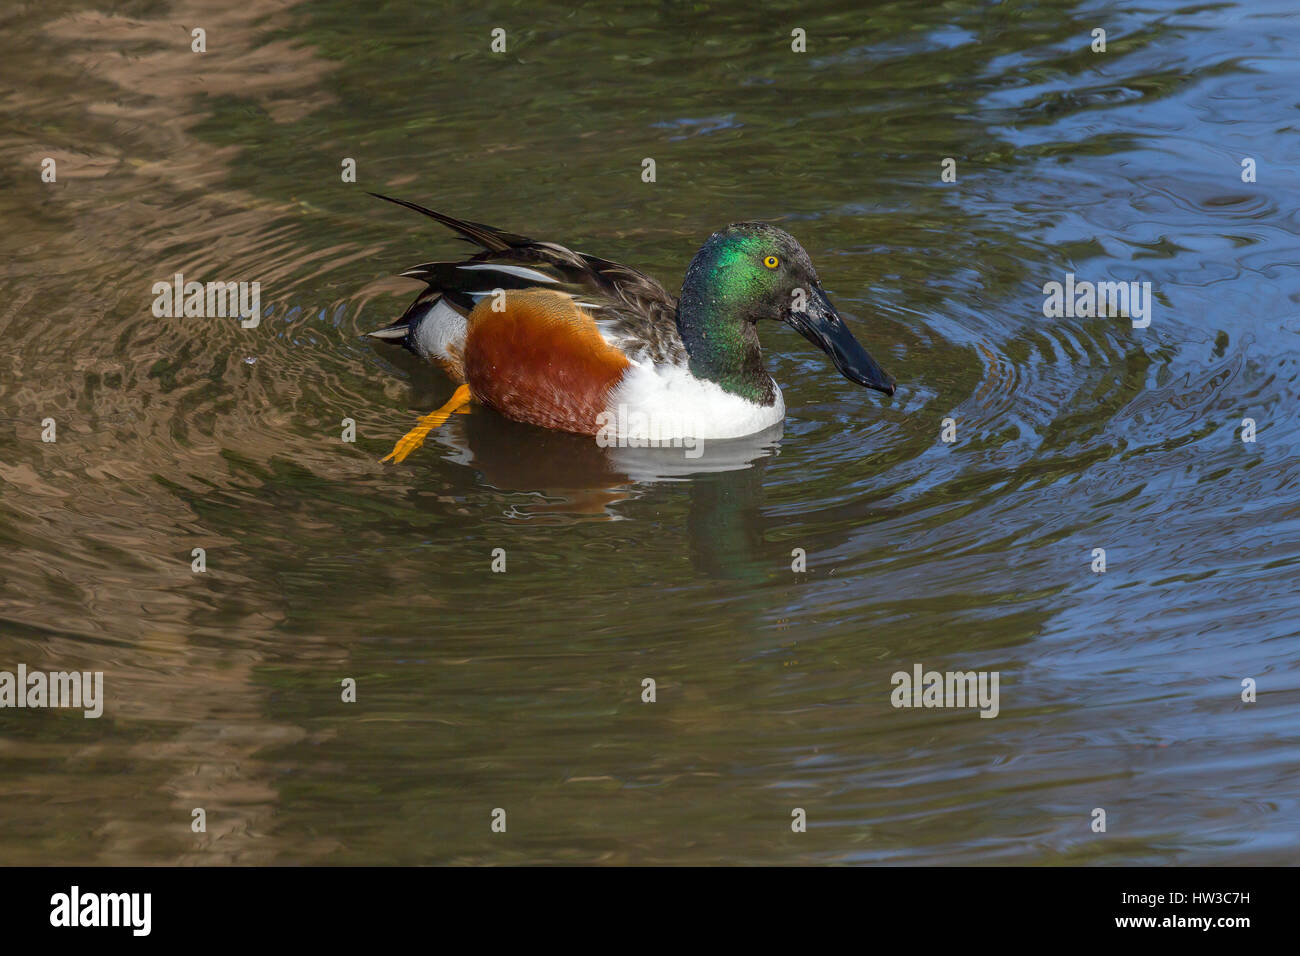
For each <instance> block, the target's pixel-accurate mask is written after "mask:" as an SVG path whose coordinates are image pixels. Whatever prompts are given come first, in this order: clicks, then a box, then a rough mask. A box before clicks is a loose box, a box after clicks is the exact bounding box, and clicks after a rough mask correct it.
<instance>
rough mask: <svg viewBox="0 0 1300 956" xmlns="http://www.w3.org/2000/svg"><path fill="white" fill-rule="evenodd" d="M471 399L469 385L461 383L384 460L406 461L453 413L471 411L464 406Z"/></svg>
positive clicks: (400, 439) (399, 440)
mask: <svg viewBox="0 0 1300 956" xmlns="http://www.w3.org/2000/svg"><path fill="white" fill-rule="evenodd" d="M470 399H471V396H470V394H469V386H468V385H461V386H460V387H459V388H457V389H456V391H455V392H453V393H452V396H451V398H449V399H448V400H447V404H445V405H443V406H442V408H440V409H438V410H437V411H436V412H430V413H429V414H427V415H425V416H424V417H423V418H421V419H420V421H419V423H418V424H416V426H415V427H414V428H412V429H411V430H410V431H409V432H407V433H406V434H405V435H403V436H402V437H401V438H399V439H398V440H397V444H396V445H394V446H393V450H392V451H390V452H389V453H388V454H387V455H385V456H384V458H383V459H382V460H383V461H391V462H394V463H396V462H399V461H405V460H406V456H407V455H409V454H410V453H411V452H413V451H415V449H417V448H419V447H420V446H421V445H423V444H424V440H425V439H426V438H428V437H429V432H431V431H433V430H434V429H435V428H437V427H438V426H439V425H441V424H442V423H443V422H445V421H446V420H447V419H448V418H450V417H451V416H452V413H454V412H465V411H469V409H468V408H465V407H464V406H466V405H468V404H469V403H470Z"/></svg>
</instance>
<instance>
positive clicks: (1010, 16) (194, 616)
mask: <svg viewBox="0 0 1300 956" xmlns="http://www.w3.org/2000/svg"><path fill="white" fill-rule="evenodd" d="M1293 11H1294V7H1293V5H1292V4H1290V3H1287V2H1284V0H1277V2H1272V0H1251V2H1249V3H1242V4H1230V3H1215V4H1201V5H1195V4H1190V5H1189V4H1184V3H1169V2H1152V3H1146V4H1143V5H1142V6H1141V9H1140V10H1130V11H1126V10H1124V9H1123V8H1122V6H1120V5H1114V4H1107V3H1068V2H1034V3H1027V2H1007V3H1002V4H997V5H990V4H985V3H974V2H951V3H946V4H942V5H939V4H933V5H932V4H899V3H870V4H858V5H849V4H842V3H839V2H822V3H814V4H811V5H807V4H805V5H804V6H803V7H801V8H800V9H799V10H798V11H792V10H790V9H789V8H788V7H786V6H785V5H776V4H740V5H735V4H728V5H720V6H719V7H718V8H716V9H711V8H709V7H707V6H706V5H702V4H693V3H684V2H663V3H660V4H657V5H653V6H646V5H639V4H623V5H618V4H615V5H611V4H607V3H601V4H591V5H579V6H577V7H576V8H575V6H574V5H573V4H570V3H550V2H536V0H534V2H529V3H510V2H494V3H490V4H483V5H476V6H474V5H471V6H468V7H467V6H466V5H463V4H438V3H430V4H421V3H415V2H394V3H386V4H382V5H378V4H376V5H365V6H362V7H358V6H357V5H355V4H352V3H345V2H322V3H313V4H301V5H299V4H294V3H290V2H276V0H249V2H246V3H242V4H238V5H229V6H228V7H227V6H224V5H218V6H211V7H210V6H208V5H205V4H200V3H195V2H192V0H177V2H172V3H166V2H127V3H113V4H109V3H103V2H102V0H101V2H100V3H94V2H75V0H74V2H60V3H52V4H47V5H45V6H28V7H24V8H21V9H19V8H15V9H13V10H10V11H6V12H5V13H4V14H3V15H2V16H3V21H2V24H0V25H2V29H0V103H2V104H3V114H4V120H5V121H4V124H3V127H2V128H0V187H2V188H0V224H3V229H2V230H0V252H3V262H4V266H3V271H2V272H0V331H2V332H3V335H4V337H5V347H4V349H3V350H0V669H5V670H13V669H15V668H16V666H17V664H18V663H20V662H21V663H25V664H26V665H27V666H28V667H29V668H33V669H35V668H45V669H67V668H73V667H76V668H83V669H87V670H102V671H103V672H104V674H105V685H106V693H107V698H108V699H107V703H106V706H105V714H104V716H103V717H102V718H100V719H99V720H85V719H82V718H81V717H80V716H79V715H76V716H74V715H72V714H69V713H68V712H63V711H45V712H41V711H30V710H23V711H17V710H4V711H0V820H2V821H3V823H4V825H3V826H2V827H0V862H4V863H11V864H17V863H112V864H127V863H176V862H180V863H198V864H207V863H280V864H284V863H334V864H350V863H376V862H385V863H403V864H416V863H502V864H510V863H555V862H584V863H592V862H597V863H677V864H681V863H693V864H701V863H719V862H725V863H805V862H820V863H824V862H855V863H924V864H951V863H1036V864H1061V863H1073V864H1079V863H1110V864H1136V863H1161V862H1177V863H1208V864H1230V863H1233V864H1241V863H1266V862H1271V863H1279V862H1288V861H1292V860H1294V859H1295V858H1296V854H1297V849H1298V848H1300V846H1298V844H1300V837H1298V836H1297V834H1298V833H1300V827H1298V826H1297V824H1298V823H1300V816H1298V814H1297V810H1298V809H1300V806H1298V802H1297V796H1296V794H1297V792H1298V790H1300V787H1298V784H1300V746H1298V744H1297V737H1298V736H1300V718H1298V717H1297V712H1296V708H1297V705H1298V704H1300V672H1298V668H1297V654H1296V648H1297V636H1298V635H1300V625H1298V624H1297V620H1298V617H1300V597H1298V596H1297V587H1296V580H1297V570H1298V569H1300V457H1298V456H1297V452H1296V448H1297V437H1298V435H1297V430H1298V424H1297V416H1296V411H1295V410H1296V398H1297V393H1298V392H1300V384H1298V381H1297V375H1298V373H1300V369H1298V367H1297V355H1298V353H1300V350H1298V349H1297V345H1298V344H1300V339H1298V338H1297V333H1300V275H1298V272H1300V266H1298V263H1300V221H1298V220H1297V208H1300V178H1298V174H1300V159H1297V157H1298V156H1300V149H1298V148H1297V144H1298V138H1297V123H1298V122H1300V113H1297V108H1298V107H1300V67H1298V66H1297V56H1296V51H1297V44H1298V43H1300V18H1297V16H1296V15H1295V14H1294V12H1293ZM195 26H200V27H203V28H204V29H205V30H206V31H207V45H208V51H207V52H206V53H204V54H196V53H193V52H191V50H190V31H191V30H192V29H193V28H194V27H195ZM497 27H500V28H502V29H504V30H506V32H507V38H508V39H507V52H506V53H505V54H493V53H491V52H490V49H489V45H490V42H491V31H492V30H493V29H494V28H497ZM796 27H799V28H802V29H804V30H806V31H807V36H808V49H807V52H806V53H804V54H796V53H793V52H791V50H790V31H791V30H792V29H794V28H796ZM1096 27H1104V28H1105V29H1106V30H1107V33H1108V46H1107V52H1106V53H1104V54H1098V53H1094V52H1092V51H1091V49H1090V48H1089V47H1090V43H1091V41H1092V30H1093V29H1094V28H1096ZM45 157H50V158H53V159H55V160H56V163H57V177H58V178H57V182H55V183H43V182H41V180H40V166H41V161H42V159H44V158H45ZM346 157H351V158H354V159H355V160H356V161H357V168H358V181H357V182H356V183H355V184H352V183H344V182H342V181H341V176H340V164H341V163H342V161H343V159H344V158H346ZM646 157H650V158H653V159H654V160H655V162H656V174H657V175H656V181H655V182H654V183H646V182H643V181H642V178H641V172H642V160H643V159H644V158H646ZM945 157H952V158H954V159H955V160H956V162H957V181H956V182H954V183H944V182H942V181H941V179H940V162H941V160H942V159H943V158H945ZM1246 157H1250V158H1253V159H1254V160H1255V162H1256V164H1257V182H1254V183H1246V182H1243V181H1242V176H1241V173H1242V166H1241V162H1242V159H1243V158H1246ZM369 189H373V190H376V191H380V192H385V193H389V194H395V195H399V196H404V197H407V198H411V199H414V200H416V201H420V202H424V203H427V204H429V205H433V206H435V207H436V208H441V209H445V210H446V211H448V212H450V213H452V214H455V215H461V216H465V217H467V218H471V219H476V220H479V221H484V222H489V223H493V224H495V225H499V226H501V227H503V228H506V229H510V230H513V231H517V232H522V233H525V234H528V235H533V236H537V237H541V238H547V239H554V240H557V241H560V242H564V243H566V244H568V245H571V246H574V247H576V248H578V249H581V250H583V251H588V252H591V253H594V254H598V255H602V256H606V257H608V258H612V259H616V260H620V261H624V262H628V263H631V264H634V265H636V266H638V267H639V268H642V269H644V270H645V271H648V272H650V273H651V274H653V275H655V276H657V277H659V278H660V279H661V280H662V281H663V282H664V283H665V285H667V286H669V287H670V288H673V289H675V288H676V287H677V285H678V284H679V282H680V278H681V275H682V273H683V271H684V269H685V267H686V264H687V263H688V262H689V260H690V257H691V256H692V255H693V254H694V251H695V250H696V248H698V246H699V244H700V243H701V242H702V241H703V240H704V238H705V237H706V236H707V235H708V234H709V233H710V232H711V231H713V230H715V229H717V228H719V227H721V226H723V225H725V224H726V223H728V222H731V221H735V220H739V219H752V218H768V219H773V220H777V221H779V222H780V223H781V224H782V225H783V226H784V227H785V228H786V229H788V230H790V231H791V232H792V233H794V234H795V235H796V236H797V237H798V238H799V239H800V240H801V241H802V243H803V244H804V245H805V247H806V248H807V249H808V250H809V252H810V254H811V255H812V257H813V260H814V262H815V263H816V264H817V266H818V269H819V272H820V273H821V276H822V279H823V282H824V284H825V285H826V287H827V289H828V291H829V292H830V294H831V295H832V297H833V298H834V299H835V301H836V302H837V304H838V305H839V306H840V307H841V309H842V310H843V311H844V313H845V314H846V316H847V317H848V321H849V322H850V323H851V324H852V326H853V327H854V329H855V330H856V332H857V334H858V337H859V338H860V339H861V340H862V341H863V343H864V344H865V345H866V346H867V347H868V349H869V350H870V351H871V352H872V353H873V354H874V355H875V356H876V357H877V358H878V359H879V360H880V361H881V364H882V365H884V366H885V367H886V368H887V369H888V370H889V371H890V372H891V373H892V374H893V375H894V376H895V377H896V378H897V379H898V380H899V383H900V389H899V391H898V393H897V394H896V395H895V396H894V397H893V398H892V399H887V398H885V397H884V396H880V395H878V394H876V393H869V392H866V391H864V390H861V389H858V388H856V387H854V386H852V385H850V384H849V383H848V382H846V381H844V380H843V379H842V378H840V377H839V375H838V374H837V373H836V372H835V370H834V369H833V368H832V367H831V366H830V364H829V363H828V362H827V361H825V359H824V356H822V355H821V353H819V352H817V351H815V350H814V349H813V348H812V347H811V346H809V345H808V344H807V343H806V342H805V341H804V340H802V339H801V338H799V337H798V336H797V335H796V334H794V333H793V332H791V331H789V330H785V329H781V328H777V327H775V326H772V327H769V328H767V329H765V330H764V333H763V334H764V344H765V348H766V354H767V356H768V363H769V367H770V369H771V371H772V372H773V374H774V376H775V377H776V379H777V381H778V382H780V383H781V385H782V386H783V388H784V391H785V400H786V403H787V405H788V407H789V409H790V413H789V417H788V418H787V420H786V422H785V425H784V428H783V429H781V430H779V432H778V433H777V434H773V435H765V436H760V437H759V438H758V439H756V440H754V441H753V442H752V443H750V444H749V446H748V447H745V446H741V447H732V448H728V449H717V450H714V449H710V453H709V455H708V456H706V458H708V461H707V462H703V463H701V464H700V465H699V467H698V468H696V467H686V468H683V467H682V465H683V461H682V459H681V458H680V457H678V458H676V459H672V460H668V459H664V458H663V457H662V456H660V457H658V458H655V457H654V456H650V460H646V459H645V458H644V456H628V455H621V456H620V455H617V454H613V453H610V452H606V451H602V450H600V449H597V448H595V447H594V446H593V445H592V444H591V443H590V442H589V441H586V440H584V439H578V438H575V437H573V436H568V435H560V434H553V433H546V432H542V431H539V430H537V429H534V428H530V427H527V426H522V425H517V424H512V423H510V422H506V421H504V420H502V419H501V418H499V417H497V416H496V415H494V414H493V413H491V412H488V411H485V410H483V409H475V410H474V411H473V412H471V413H470V414H468V415H459V416H455V417H454V418H453V420H452V421H451V422H450V423H449V424H448V425H447V426H445V428H444V429H443V430H442V432H441V434H440V435H439V436H438V438H437V440H435V441H431V442H430V443H429V444H428V445H427V446H426V447H425V448H424V449H423V450H422V451H421V452H419V453H417V454H416V455H414V456H413V457H412V458H410V459H409V460H408V461H407V462H406V463H404V464H403V465H401V466H397V467H393V466H385V465H381V464H380V463H379V459H380V458H381V457H382V456H383V455H384V454H385V453H386V452H387V451H388V449H389V448H390V447H391V445H392V443H393V441H394V440H395V439H396V438H397V437H399V436H400V435H401V434H402V433H403V432H404V431H405V430H406V429H407V428H408V427H410V425H411V424H412V423H413V422H414V420H415V418H416V417H417V416H418V415H420V414H422V413H424V412H426V411H428V410H430V409H432V408H435V407H437V406H438V405H439V404H441V403H442V402H443V401H445V400H446V398H447V397H448V396H449V395H450V393H451V391H452V388H453V384H452V383H451V382H450V381H449V380H447V379H446V378H445V377H444V376H442V375H441V373H439V372H437V371H436V370H433V369H430V368H424V367H421V366H420V365H419V363H417V362H416V361H414V360H413V359H412V358H410V357H409V356H406V355H403V354H399V353H397V352H396V351H395V350H393V349H391V348H388V347H385V346H383V345H381V344H377V343H373V342H371V341H368V340H365V339H363V338H362V337H361V334H362V333H363V332H365V331H368V330H370V329H373V328H376V327H379V326H380V325H383V324H386V323H387V322H389V321H390V320H391V319H392V318H393V317H394V316H395V315H396V314H398V313H399V312H400V310H401V309H402V308H403V307H404V306H405V304H406V303H407V301H409V298H410V297H411V296H412V295H413V294H414V292H415V291H416V286H415V285H414V284H413V283H411V282H410V281H409V280H403V279H399V278H395V275H396V274H397V273H399V272H400V271H402V270H403V269H405V268H408V267H410V266H413V265H415V264H416V263H419V262H423V261H427V260H429V259H434V258H440V257H450V256H451V255H453V254H455V253H457V252H458V251H461V246H460V244H459V243H457V242H456V241H455V240H454V239H452V238H451V237H450V236H449V235H447V234H446V233H445V232H443V231H441V230H440V228H439V227H438V226H436V224H433V223H430V222H428V221H427V220H424V219H422V218H420V217H418V216H415V215H413V214H410V213H407V212H406V211H404V210H400V209H397V208H395V207H391V206H388V205H385V204H382V203H379V202H377V201H376V200H373V199H371V198H370V197H368V196H366V195H365V191H366V190H369ZM178 272H179V273H182V274H184V275H185V276H186V277H187V278H193V279H198V280H200V281H206V280H216V279H221V280H247V281H253V280H256V281H258V282H260V283H261V289H262V304H263V307H264V308H265V309H266V311H267V316H266V318H265V319H264V320H263V322H262V324H261V325H260V327H258V328H257V329H252V330H246V329H242V328H241V327H240V325H239V323H238V321H237V320H231V319H206V318H175V319H173V318H155V317H154V316H153V315H152V313H151V311H150V306H151V304H152V301H153V296H152V294H151V291H150V290H151V287H152V285H153V283H155V282H158V281H160V280H167V279H169V278H170V277H171V276H173V275H174V274H175V273H178ZM1066 273H1074V274H1076V275H1077V276H1078V277H1079V278H1081V279H1088V280H1091V281H1111V280H1114V281H1118V280H1123V281H1141V282H1150V283H1151V287H1152V289H1153V293H1154V296H1155V304H1154V309H1153V314H1152V321H1151V324H1150V326H1149V327H1147V328H1145V329H1135V328H1133V327H1132V325H1131V323H1130V322H1128V321H1127V320H1125V319H1123V318H1111V317H1105V318H1060V319H1047V318H1045V317H1044V315H1043V311H1042V306H1043V291H1042V289H1043V285H1044V284H1045V283H1047V282H1052V281H1064V278H1065V275H1066ZM47 418H53V419H54V420H55V421H56V423H57V442H55V443H45V442H42V441H41V432H42V425H41V423H42V421H43V420H44V419H47ZM349 418H350V419H352V420H354V421H355V423H356V441H355V442H354V443H345V442H343V441H342V440H341V433H342V421H343V420H344V419H349ZM946 418H951V419H952V420H953V422H954V424H955V427H956V437H957V440H956V441H955V442H951V443H945V442H943V441H942V440H941V429H942V423H943V421H944V419H946ZM1244 418H1251V419H1253V420H1254V421H1255V422H1256V427H1257V440H1256V441H1255V442H1253V443H1246V442H1243V441H1242V440H1241V431H1242V420H1243V419H1244ZM197 547H201V548H204V549H205V551H206V560H207V571H206V573H203V574H195V573H193V572H192V570H191V554H192V550H193V549H194V548H197ZM1096 548H1104V549H1105V552H1106V558H1107V568H1106V571H1105V573H1095V572H1094V571H1093V570H1092V564H1093V552H1094V549H1096ZM494 549H504V551H505V554H506V555H507V569H506V571H505V573H493V572H492V571H491V562H492V557H491V555H492V552H493V550H494ZM794 549H803V551H804V552H805V553H806V555H807V570H806V571H804V572H794V571H792V569H791V567H792V560H793V559H792V552H793V551H794ZM916 663H921V664H923V665H924V666H925V668H926V669H936V670H986V671H997V672H999V673H1000V675H1001V710H1000V713H999V715H998V717H997V718H995V719H992V720H985V719H980V718H979V717H978V716H977V714H976V713H975V712H974V711H971V710H900V709H895V708H893V707H892V706H891V705H890V691H891V690H892V686H891V683H890V677H891V675H892V674H893V673H894V672H896V671H899V670H905V671H910V670H911V668H912V667H913V665H914V664H916ZM647 677H649V678H653V679H654V680H655V681H656V682H657V702H655V703H654V704H645V703H642V701H641V688H642V680H643V679H644V678H647ZM344 678H352V679H354V680H355V681H356V682H357V686H358V699H357V702H356V703H353V704H344V703H343V702H342V701H341V700H340V681H342V680H343V679H344ZM1245 678H1252V679H1254V680H1255V681H1256V682H1257V685H1258V689H1259V693H1258V700H1257V701H1256V702H1255V703H1244V702H1243V701H1242V700H1241V696H1240V695H1241V682H1242V680H1243V679H1245ZM196 807H202V808H204V809H205V810H206V813H207V820H208V829H207V832H206V833H201V834H196V833H193V832H192V831H191V828H190V821H191V812H192V810H193V809H194V808H196ZM497 807H501V808H505V809H506V810H507V813H508V821H509V823H508V830H507V833H506V834H504V835H502V834H493V833H491V832H490V829H489V823H490V814H491V812H492V810H493V808H497ZM794 807H802V808H804V809H805V810H806V811H807V814H808V820H809V828H808V832H806V833H803V834H795V833H792V832H791V828H790V819H791V816H790V814H791V810H792V808H794ZM1098 807H1100V808H1104V809H1106V811H1107V814H1108V818H1107V819H1108V828H1107V832H1106V833H1105V834H1097V833H1094V832H1092V830H1091V829H1090V823H1091V822H1092V816H1091V814H1092V811H1093V809H1094V808H1098Z"/></svg>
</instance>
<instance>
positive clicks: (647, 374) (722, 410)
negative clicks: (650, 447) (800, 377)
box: [606, 361, 785, 442]
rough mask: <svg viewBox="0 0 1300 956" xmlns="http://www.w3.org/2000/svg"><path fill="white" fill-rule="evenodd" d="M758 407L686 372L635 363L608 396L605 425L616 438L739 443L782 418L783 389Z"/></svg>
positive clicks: (674, 367) (774, 387) (668, 366)
mask: <svg viewBox="0 0 1300 956" xmlns="http://www.w3.org/2000/svg"><path fill="white" fill-rule="evenodd" d="M772 388H773V390H774V392H775V393H776V399H775V401H774V402H773V403H772V404H771V405H759V404H757V403H755V402H751V401H749V400H748V399H745V398H741V397H740V396H739V395H733V394H732V393H731V392H728V391H726V390H724V389H723V388H722V387H721V386H719V385H716V384H714V383H713V382H708V381H704V380H703V379H698V378H696V377H695V376H694V375H692V374H691V373H690V370H689V369H687V368H686V367H685V366H680V365H654V364H652V363H650V362H636V361H634V362H633V363H632V365H631V366H630V367H629V368H628V370H627V372H626V373H625V374H624V375H623V378H622V380H621V381H620V382H619V383H618V385H616V386H615V387H614V388H613V389H612V390H611V391H610V394H609V403H608V404H607V406H606V414H607V416H609V417H608V418H607V419H606V422H607V423H608V425H609V426H610V427H612V428H614V429H616V431H617V434H618V435H619V437H632V438H641V439H649V440H651V441H660V442H662V441H671V440H672V439H679V438H706V439H715V440H716V439H723V438H741V437H743V436H745V435H752V434H754V433H755V432H760V431H762V430H763V429H765V428H770V427H771V426H772V425H775V424H776V423H777V422H779V421H781V420H782V419H784V418H785V400H784V399H783V398H782V397H781V389H780V388H778V387H777V385H776V383H775V382H773V383H772Z"/></svg>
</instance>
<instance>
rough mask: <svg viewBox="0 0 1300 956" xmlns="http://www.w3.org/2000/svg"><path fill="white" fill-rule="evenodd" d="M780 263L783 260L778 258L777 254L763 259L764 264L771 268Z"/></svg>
mask: <svg viewBox="0 0 1300 956" xmlns="http://www.w3.org/2000/svg"><path fill="white" fill-rule="evenodd" d="M780 264H781V260H780V259H778V258H777V257H776V256H768V257H767V258H766V259H764V260H763V265H765V266H767V267H768V268H769V269H775V268H776V267H777V266H779V265H780Z"/></svg>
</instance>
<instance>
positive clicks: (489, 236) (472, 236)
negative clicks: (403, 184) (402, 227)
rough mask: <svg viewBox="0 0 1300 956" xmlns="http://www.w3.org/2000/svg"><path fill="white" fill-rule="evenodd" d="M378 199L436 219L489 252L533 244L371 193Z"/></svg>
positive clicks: (504, 232) (476, 223) (489, 227)
mask: <svg viewBox="0 0 1300 956" xmlns="http://www.w3.org/2000/svg"><path fill="white" fill-rule="evenodd" d="M370 195H372V196H374V197H375V198H376V199H382V200H384V201H385V202H391V203H396V204H397V205H399V206H405V207H406V208H407V209H414V210H415V211H416V212H418V213H423V214H424V215H426V216H428V217H429V218H430V219H436V220H437V221H438V222H440V223H442V224H443V225H444V226H446V227H447V228H449V229H452V230H454V231H455V232H458V233H460V235H461V238H463V239H466V240H468V241H469V242H473V243H477V244H478V245H480V246H482V247H483V248H484V249H487V250H488V251H489V252H504V251H505V250H507V249H513V248H515V247H517V246H523V245H528V244H529V243H531V242H532V240H531V239H529V238H528V237H527V236H520V235H517V234H515V233H513V232H506V231H505V230H503V229H497V228H495V227H494V226H486V225H484V224H483V223H481V222H471V221H470V220H468V219H456V218H455V217H454V216H448V215H446V214H445V213H440V212H435V211H434V210H432V209H429V208H427V207H425V206H421V205H420V204H419V203H413V202H408V201H407V200H405V199H394V198H393V197H392V196H383V195H380V194H379V193H371V194H370Z"/></svg>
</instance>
